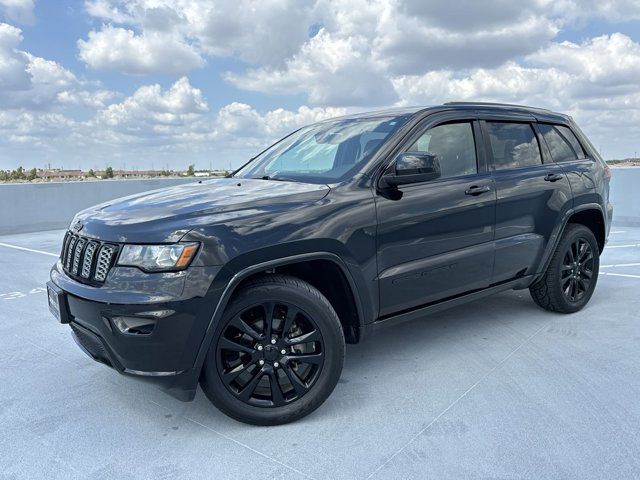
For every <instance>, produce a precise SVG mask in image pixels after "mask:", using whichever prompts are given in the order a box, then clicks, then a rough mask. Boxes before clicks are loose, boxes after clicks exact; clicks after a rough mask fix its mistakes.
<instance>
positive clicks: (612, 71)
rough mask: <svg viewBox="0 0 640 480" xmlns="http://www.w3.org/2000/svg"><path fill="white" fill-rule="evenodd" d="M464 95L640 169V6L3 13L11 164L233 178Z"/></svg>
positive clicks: (103, 1) (6, 7) (259, 6)
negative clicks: (342, 128) (299, 136)
mask: <svg viewBox="0 0 640 480" xmlns="http://www.w3.org/2000/svg"><path fill="white" fill-rule="evenodd" d="M461 100H467V101H498V102H508V103H518V104H526V105H532V106H537V107H543V108H550V109H553V110H556V111H561V112H564V113H568V114H570V115H572V116H573V117H574V119H575V120H576V121H577V122H578V124H579V125H580V126H581V127H582V129H583V130H584V131H585V132H586V133H587V135H588V136H589V137H590V138H591V140H592V142H593V143H594V144H595V145H596V147H597V148H598V149H600V151H601V153H602V155H603V156H604V157H605V158H607V159H614V158H627V157H632V156H638V153H640V152H638V151H640V0H528V1H526V2H520V1H516V0H483V1H480V0H259V1H250V0H234V1H229V0H226V1H219V0H208V1H205V0H127V1H124V0H86V1H80V0H75V1H71V0H0V169H13V168H15V167H17V166H18V165H22V166H24V167H25V168H31V167H38V168H42V167H45V166H48V165H50V166H51V167H52V168H68V169H76V168H82V169H84V170H88V169H90V168H93V169H102V168H104V167H105V166H107V165H111V166H113V167H114V168H126V169H147V168H155V169H160V168H169V169H186V168H187V166H188V165H189V164H195V166H196V168H201V169H208V168H214V169H229V168H234V167H237V166H239V165H241V164H243V163H244V162H245V161H247V160H248V159H249V158H251V156H253V155H255V154H256V153H257V152H259V151H261V150H262V149H263V148H264V147H266V146H267V145H269V144H270V143H272V142H273V141H275V140H277V139H278V138H280V137H282V136H283V135H285V134H287V133H289V132H290V131H292V130H294V129H296V128H298V127H299V126H302V125H306V124H309V123H313V122H315V121H318V120H321V119H324V118H328V117H333V116H338V115H342V114H345V113H349V112H359V111H366V110H376V109H381V108H386V107H393V106H407V105H434V104H440V103H443V102H447V101H461ZM637 152H638V153H637Z"/></svg>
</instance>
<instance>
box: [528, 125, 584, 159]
mask: <svg viewBox="0 0 640 480" xmlns="http://www.w3.org/2000/svg"><path fill="white" fill-rule="evenodd" d="M539 128H540V133H542V136H543V138H544V141H545V143H546V144H547V146H548V147H549V151H550V152H551V158H553V161H554V162H568V161H571V160H579V159H583V158H586V155H585V153H584V150H583V149H582V146H581V145H580V142H579V141H578V139H577V138H576V136H575V135H574V134H573V132H572V131H571V130H570V129H569V128H567V127H565V126H563V125H549V124H540V125H539Z"/></svg>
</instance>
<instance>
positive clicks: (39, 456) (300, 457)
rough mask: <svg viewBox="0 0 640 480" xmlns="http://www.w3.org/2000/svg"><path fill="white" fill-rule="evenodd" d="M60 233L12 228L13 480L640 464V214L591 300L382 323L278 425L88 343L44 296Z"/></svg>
mask: <svg viewBox="0 0 640 480" xmlns="http://www.w3.org/2000/svg"><path fill="white" fill-rule="evenodd" d="M63 234H64V232H63V231H48V232H40V233H29V234H21V235H9V236H0V272H1V275H0V362H1V363H0V365H1V368H0V478H28V479H34V478H47V479H55V478H64V479H74V478H98V479H101V478H104V479H114V478H118V479H127V478H171V479H177V478H208V479H210V478H234V479H245V478H246V479H249V478H251V479H255V478H275V479H280V478H282V479H284V478H286V479H289V480H291V479H298V478H301V479H302V478H316V479H368V478H375V479H395V478H397V479H406V478H420V479H424V478H434V479H445V478H452V479H454V478H455V479H459V478H478V479H480V478H509V479H513V478H526V479H545V478H576V479H578V478H579V479H586V478H638V477H640V401H639V399H640V314H639V312H640V294H639V292H640V228H628V227H619V228H616V227H613V229H612V234H611V235H610V237H609V245H608V246H607V248H606V249H605V251H604V254H603V256H602V258H601V276H600V278H599V280H598V286H597V288H596V291H595V294H594V296H593V298H592V300H591V302H590V303H589V304H588V305H587V307H586V308H585V309H584V310H583V311H581V312H578V313H576V314H573V315H559V314H552V313H549V312H546V311H543V310H541V309H539V308H538V307H536V306H535V304H534V303H533V301H532V300H531V299H530V297H529V292H528V291H527V290H524V291H513V292H507V293H503V294H499V295H496V296H493V297H490V298H488V299H484V300H481V301H478V302H475V303H470V304H467V305H464V306H461V307H457V308H454V309H452V310H448V311H446V312H442V313H438V314H435V315H432V316H429V317H425V318H424V319H422V320H419V321H415V322H411V323H406V324H403V325H400V326H396V327H394V328H388V329H385V330H383V331H382V332H381V334H379V335H377V336H375V337H373V338H371V339H370V340H368V341H366V342H364V343H363V344H360V345H350V346H348V348H347V358H346V362H345V368H344V372H343V374H342V379H341V380H340V383H339V384H338V386H337V387H336V389H335V391H334V392H333V394H332V395H331V396H330V397H329V399H328V400H327V401H326V403H325V404H324V405H323V406H321V407H320V408H319V409H318V410H317V411H316V412H314V413H313V414H311V415H310V416H308V417H306V418H304V419H302V420H301V421H298V422H297V423H293V424H289V425H285V426H278V427H253V426H248V425H244V424H241V423H238V422H236V421H234V420H231V419H229V418H228V417H226V416H225V415H223V414H221V413H220V412H218V411H217V410H216V409H215V408H214V407H213V406H212V405H211V404H210V403H209V401H208V400H207V399H206V397H205V396H204V394H203V393H202V392H201V391H199V392H198V394H197V396H196V399H195V401H193V402H191V403H181V402H179V401H177V400H175V399H173V398H171V397H169V396H167V395H166V394H164V393H162V392H160V391H159V390H157V389H156V387H154V386H153V385H149V384H145V383H141V382H138V381H135V380H134V379H131V378H126V377H124V376H121V375H119V374H118V373H116V372H114V371H113V370H111V369H109V368H107V367H105V366H104V365H101V364H98V363H96V362H94V361H93V360H91V359H89V358H88V357H86V356H85V354H84V353H83V352H82V351H81V350H80V349H79V348H78V347H77V346H76V345H75V343H74V342H73V340H72V338H71V332H70V329H69V327H68V326H64V325H60V324H58V323H56V321H55V320H54V318H53V317H52V316H51V314H50V313H49V311H48V308H47V301H46V300H47V298H46V293H45V289H44V285H45V282H46V281H47V280H48V273H49V268H50V266H51V265H52V264H53V263H54V262H55V260H56V257H57V254H58V252H59V249H60V244H61V241H62V237H63Z"/></svg>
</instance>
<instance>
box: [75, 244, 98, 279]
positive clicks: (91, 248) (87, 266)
mask: <svg viewBox="0 0 640 480" xmlns="http://www.w3.org/2000/svg"><path fill="white" fill-rule="evenodd" d="M98 245H99V244H98V243H97V242H89V243H88V244H87V248H86V250H85V252H84V259H83V260H82V272H80V275H81V276H82V278H89V277H90V276H91V267H92V266H93V260H94V257H95V254H96V250H97V249H98Z"/></svg>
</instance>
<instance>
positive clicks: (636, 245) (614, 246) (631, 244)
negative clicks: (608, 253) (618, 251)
mask: <svg viewBox="0 0 640 480" xmlns="http://www.w3.org/2000/svg"><path fill="white" fill-rule="evenodd" d="M636 247H640V243H630V244H628V245H607V246H606V247H605V248H636Z"/></svg>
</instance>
